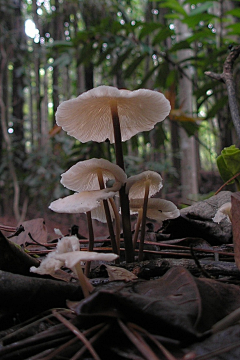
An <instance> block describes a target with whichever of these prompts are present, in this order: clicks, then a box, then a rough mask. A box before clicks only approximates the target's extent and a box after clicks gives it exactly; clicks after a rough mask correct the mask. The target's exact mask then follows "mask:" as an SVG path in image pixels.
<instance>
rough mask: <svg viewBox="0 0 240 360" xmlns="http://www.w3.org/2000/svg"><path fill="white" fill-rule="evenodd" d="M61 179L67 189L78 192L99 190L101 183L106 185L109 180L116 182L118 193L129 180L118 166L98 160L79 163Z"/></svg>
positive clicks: (115, 189) (115, 186)
mask: <svg viewBox="0 0 240 360" xmlns="http://www.w3.org/2000/svg"><path fill="white" fill-rule="evenodd" d="M61 177H62V178H61V183H62V184H63V185H64V186H65V187H67V188H68V189H70V190H73V191H77V192H81V191H88V190H98V189H99V187H100V182H103V183H104V185H105V184H106V183H107V182H108V181H109V180H114V183H113V186H114V191H118V190H119V189H120V188H121V186H122V185H124V184H125V182H126V180H127V175H126V174H125V172H124V171H123V170H122V169H121V168H120V167H119V166H118V165H115V164H112V163H111V162H110V161H108V160H105V159H96V158H93V159H89V160H84V161H79V162H78V163H76V164H75V165H73V166H72V167H71V168H70V169H69V170H67V171H66V172H65V173H63V174H62V175H61ZM117 187H118V188H117Z"/></svg>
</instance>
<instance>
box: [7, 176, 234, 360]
mask: <svg viewBox="0 0 240 360" xmlns="http://www.w3.org/2000/svg"><path fill="white" fill-rule="evenodd" d="M213 181H214V184H213V182H211V181H210V180H209V177H208V176H207V177H206V183H205V187H204V188H202V190H205V191H206V193H207V192H210V191H214V190H215V191H216V190H218V188H219V186H220V185H221V182H220V185H219V184H218V181H216V179H215V180H213ZM210 182H211V183H212V185H211V186H212V187H211V186H210V188H211V190H210V191H209V187H208V186H209V183H210ZM206 184H207V185H206ZM232 198H234V201H235V203H234V204H235V205H234V206H235V209H236V211H235V219H233V222H232V224H231V223H230V222H229V221H227V220H224V221H223V223H220V224H216V223H214V222H213V221H212V218H213V216H214V215H215V212H216V209H218V208H219V207H220V206H221V204H223V203H226V202H227V201H231V199H232ZM168 199H169V200H171V201H174V200H175V203H176V204H179V201H181V200H180V198H179V195H178V193H170V194H169V197H168ZM232 204H233V203H232ZM238 209H239V210H238ZM28 217H29V221H28V220H26V222H25V223H24V227H25V230H24V231H23V232H22V233H20V234H19V235H16V236H15V237H12V238H9V239H7V236H8V235H9V233H7V232H3V234H2V233H1V232H0V249H1V251H0V293H1V297H0V358H1V360H7V359H9V360H14V359H16V360H17V359H25V360H30V359H31V360H37V359H44V360H51V359H59V360H60V359H61V360H63V359H65V360H73V359H75V360H76V359H94V360H100V359H102V360H108V359H114V360H124V359H133V360H144V359H148V360H149V359H151V360H165V359H167V360H207V359H210V360H237V359H239V358H240V343H239V336H240V324H239V322H238V320H239V319H240V314H239V313H240V310H239V309H240V271H239V270H238V268H237V266H236V264H235V262H234V258H235V256H236V254H235V253H234V247H233V238H232V228H234V229H238V228H239V226H238V224H239V222H238V218H240V199H239V197H238V193H232V192H229V191H223V192H220V193H219V194H218V195H217V196H211V197H210V198H207V199H206V200H201V201H197V202H196V203H194V204H193V205H192V206H189V208H185V209H182V210H181V215H180V217H179V218H178V219H174V220H171V221H170V222H169V223H168V224H167V227H166V228H164V227H163V228H162V229H161V230H160V231H157V230H159V224H156V223H155V224H153V225H154V226H153V229H151V231H150V232H148V233H147V234H146V237H145V246H144V261H141V262H139V261H137V254H138V252H136V257H135V261H134V262H133V263H128V264H127V263H126V262H125V261H124V251H123V250H124V249H123V248H124V242H123V241H122V242H121V249H122V250H121V257H120V264H111V266H108V265H107V264H106V263H104V262H103V263H102V264H101V263H99V262H92V265H91V271H90V275H89V278H90V281H91V284H92V285H93V287H94V290H93V291H91V294H90V296H89V297H87V298H85V299H84V298H83V293H82V290H81V287H80V286H79V283H78V281H77V278H76V276H75V275H74V274H73V273H72V272H71V271H69V270H67V269H65V268H64V269H61V270H60V271H58V272H56V273H55V275H54V276H53V277H52V276H51V277H50V276H39V275H37V274H33V273H30V272H29V268H30V266H37V267H38V266H39V261H38V259H44V258H45V257H46V254H47V253H49V250H54V249H55V247H56V242H57V238H58V236H59V235H56V233H55V232H54V229H59V230H60V231H61V232H62V233H63V234H64V235H67V234H69V233H70V232H71V227H72V226H73V225H78V226H79V229H78V231H79V234H80V235H82V236H84V237H88V232H87V226H86V218H85V216H84V215H81V216H80V215H61V214H55V213H53V212H52V211H50V210H48V209H47V210H46V212H45V213H44V214H42V213H36V212H34V210H31V212H30V213H29V214H28ZM37 218H40V221H39V220H37ZM41 219H42V220H41ZM43 219H44V224H43ZM135 220H136V219H133V225H134V221H135ZM0 224H2V225H8V226H16V225H17V224H16V222H15V221H14V219H13V217H11V216H7V215H5V216H2V217H0ZM29 233H31V235H33V236H32V239H31V237H30V236H29ZM235 233H236V232H235ZM94 234H95V240H96V243H95V249H94V251H98V252H99V251H100V252H101V251H102V250H101V249H104V251H105V252H109V251H111V250H110V247H109V246H110V243H109V242H108V241H109V240H107V236H108V231H107V227H106V225H102V224H100V223H98V222H97V221H95V222H94ZM4 235H5V236H4ZM237 237H239V239H240V233H239V231H238V232H237ZM99 238H101V241H100V239H99ZM102 239H104V240H102ZM36 240H37V242H36ZM12 242H15V243H17V244H18V245H20V246H21V248H22V249H19V248H16V247H15V246H12ZM79 242H80V246H83V248H82V250H84V246H86V245H85V242H86V240H84V239H79ZM81 244H82V245H81ZM23 249H25V251H22V250H23ZM137 251H138V250H137ZM239 255H240V251H239ZM36 256H37V257H36Z"/></svg>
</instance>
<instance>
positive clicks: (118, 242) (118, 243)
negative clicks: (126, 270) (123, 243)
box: [109, 198, 121, 255]
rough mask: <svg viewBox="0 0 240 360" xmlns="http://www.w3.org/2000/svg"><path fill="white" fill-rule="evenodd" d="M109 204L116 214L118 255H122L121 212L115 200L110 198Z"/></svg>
mask: <svg viewBox="0 0 240 360" xmlns="http://www.w3.org/2000/svg"><path fill="white" fill-rule="evenodd" d="M109 202H110V204H111V207H112V210H113V212H114V216H115V228H116V231H115V238H116V243H117V249H118V252H117V253H118V255H120V240H121V239H120V234H121V226H120V218H119V212H118V210H117V207H116V204H115V202H114V200H113V199H112V198H109Z"/></svg>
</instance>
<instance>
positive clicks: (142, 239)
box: [138, 180, 150, 261]
mask: <svg viewBox="0 0 240 360" xmlns="http://www.w3.org/2000/svg"><path fill="white" fill-rule="evenodd" d="M149 186H150V181H149V180H147V181H146V184H145V194H144V200H143V209H142V226H141V236H140V243H139V253H138V261H142V260H143V247H144V240H145V226H146V215H147V205H148V195H149Z"/></svg>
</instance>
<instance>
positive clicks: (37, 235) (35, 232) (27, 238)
mask: <svg viewBox="0 0 240 360" xmlns="http://www.w3.org/2000/svg"><path fill="white" fill-rule="evenodd" d="M21 225H22V226H23V227H24V231H22V232H21V233H20V234H19V235H18V236H13V237H12V238H11V240H12V241H13V242H15V243H16V244H18V245H25V244H26V243H33V244H36V242H37V243H40V244H44V243H46V242H47V229H46V225H45V222H44V219H42V218H38V219H33V220H28V221H24V222H23V223H22V224H21ZM29 234H30V235H29ZM32 239H34V240H35V241H36V242H35V241H34V240H32Z"/></svg>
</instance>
